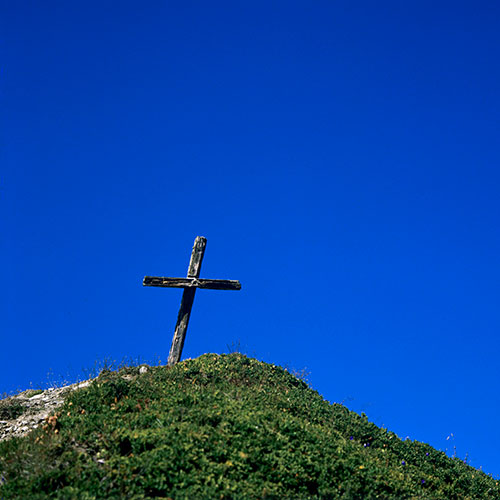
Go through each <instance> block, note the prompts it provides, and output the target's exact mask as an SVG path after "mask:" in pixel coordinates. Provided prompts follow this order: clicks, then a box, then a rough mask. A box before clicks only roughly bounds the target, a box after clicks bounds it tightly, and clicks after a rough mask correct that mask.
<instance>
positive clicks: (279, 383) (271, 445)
mask: <svg viewBox="0 0 500 500" xmlns="http://www.w3.org/2000/svg"><path fill="white" fill-rule="evenodd" d="M124 376H127V378H124ZM0 474H2V475H3V476H4V478H5V482H4V484H3V486H2V487H0V498H2V499H5V500H6V499H10V498H16V499H19V498H22V499H24V498H26V499H28V498H29V499H42V498H58V499H73V498H74V499H79V500H80V499H82V500H89V499H94V498H107V499H114V498H116V499H122V498H125V499H141V498H172V499H205V498H206V499H219V498H220V499H230V498H231V499H233V498H234V499H239V498H241V499H260V498H299V499H309V498H311V499H313V498H317V499H319V498H323V499H335V498H347V499H361V498H368V499H369V498H384V499H389V498H394V499H405V498H429V499H439V498H443V499H466V498H478V499H479V498H480V499H486V498H492V499H493V498H500V487H499V485H498V483H497V482H496V481H495V480H494V479H493V478H492V477H490V476H487V475H486V474H484V473H482V472H480V471H478V470H477V469H474V468H472V467H470V466H468V465H466V464H464V463H463V462H462V461H460V460H458V459H453V458H449V457H447V456H446V455H445V454H444V453H443V452H440V451H437V450H435V449H433V448H432V447H430V446H429V445H426V444H423V443H419V442H416V441H413V442H411V441H408V440H407V441H402V440H400V439H399V438H398V437H397V436H396V435H395V434H393V433H391V432H389V431H387V430H386V429H381V428H379V427H377V426H375V425H374V424H373V423H370V422H369V421H368V419H367V418H366V417H365V416H359V415H357V414H355V413H353V412H351V411H349V410H347V409H346V408H345V407H344V406H342V405H339V404H333V405H332V404H330V403H328V402H326V401H325V400H324V399H323V398H322V397H321V396H320V395H319V394H318V393H317V392H316V391H314V390H312V389H310V388H309V387H308V386H307V385H306V384H305V382H303V381H302V380H300V379H299V378H297V377H295V376H293V375H292V374H290V373H289V372H287V371H285V370H284V369H282V368H280V367H277V366H274V365H269V364H266V363H262V362H259V361H257V360H255V359H250V358H247V357H245V356H243V355H241V354H238V353H233V354H229V355H221V356H219V355H215V354H206V355H203V356H201V357H199V358H197V359H194V360H187V361H184V362H182V363H179V364H178V365H176V366H175V367H174V368H166V367H155V368H149V370H148V372H147V373H145V374H142V375H139V368H138V367H129V368H122V369H121V370H120V371H118V372H112V371H109V370H105V371H103V372H102V373H101V374H100V376H99V378H98V379H97V380H96V381H94V382H93V383H92V384H91V385H90V386H89V387H87V388H85V389H82V390H79V391H76V392H74V393H73V394H71V396H69V398H68V399H67V400H66V402H65V405H64V407H63V408H62V409H61V410H60V411H59V412H58V413H57V414H56V416H54V417H52V418H51V419H50V421H49V422H47V424H46V425H45V426H44V428H40V429H37V430H36V431H34V432H33V433H31V434H30V435H29V436H27V437H25V438H21V439H12V440H9V441H6V442H2V443H0Z"/></svg>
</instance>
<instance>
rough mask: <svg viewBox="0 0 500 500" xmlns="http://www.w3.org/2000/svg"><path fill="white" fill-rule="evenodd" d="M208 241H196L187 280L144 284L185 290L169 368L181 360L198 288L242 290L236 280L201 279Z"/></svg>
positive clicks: (153, 279) (199, 238) (150, 280)
mask: <svg viewBox="0 0 500 500" xmlns="http://www.w3.org/2000/svg"><path fill="white" fill-rule="evenodd" d="M206 245H207V239H206V238H204V237H203V236H197V237H196V239H195V240H194V245H193V252H192V253H191V260H190V262H189V268H188V272H187V277H186V278H157V277H152V276H146V277H145V278H144V281H143V282H142V284H143V285H144V286H162V287H174V288H184V292H183V294H182V300H181V307H180V309H179V315H178V316H177V324H176V325H175V332H174V338H173V339H172V346H171V347H170V353H169V355H168V363H167V366H173V365H175V364H176V363H177V362H178V361H179V360H180V359H181V354H182V348H183V347H184V340H185V338H186V332H187V327H188V323H189V316H190V315H191V308H192V307H193V301H194V294H195V293H196V289H197V288H209V289H211V290H240V289H241V283H240V282H239V281H236V280H204V279H199V276H200V269H201V262H202V260H203V254H204V253H205V247H206Z"/></svg>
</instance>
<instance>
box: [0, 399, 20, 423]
mask: <svg viewBox="0 0 500 500" xmlns="http://www.w3.org/2000/svg"><path fill="white" fill-rule="evenodd" d="M25 410H26V408H25V407H24V406H23V405H22V404H21V403H20V402H19V401H17V400H15V399H6V400H2V401H0V420H14V419H15V418H17V417H20V416H21V415H22V414H23V413H24V412H25Z"/></svg>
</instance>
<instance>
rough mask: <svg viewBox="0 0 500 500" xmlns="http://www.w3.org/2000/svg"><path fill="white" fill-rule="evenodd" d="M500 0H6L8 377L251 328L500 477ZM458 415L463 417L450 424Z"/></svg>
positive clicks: (370, 406) (256, 338)
mask: <svg viewBox="0 0 500 500" xmlns="http://www.w3.org/2000/svg"><path fill="white" fill-rule="evenodd" d="M499 15H500V7H499V5H498V3H497V2H488V1H484V2H456V1H454V2H425V1H424V2H363V1H361V2H348V1H338V2H330V1H318V2H296V1H286V2H285V1H282V2H250V3H248V2H246V3H243V2H229V1H228V2H208V3H207V2H190V1H189V2H166V1H151V2H142V3H141V2H130V1H122V2H109V1H99V2H95V1H89V2H83V3H82V2H54V1H48V2H43V3H40V2H4V4H3V6H2V12H1V20H0V23H1V25H0V55H1V60H0V109H1V118H0V125H1V136H0V162H1V171H0V214H1V218H0V229H1V232H0V235H1V242H0V257H1V262H2V265H1V271H0V276H1V284H0V285H1V286H0V318H1V319H0V328H1V338H2V347H1V351H0V392H1V391H6V392H10V391H12V390H15V389H17V388H26V387H28V386H29V384H30V383H33V384H34V385H37V384H42V385H43V384H44V383H46V382H47V376H48V373H49V372H50V373H51V374H52V375H50V377H53V378H58V377H69V378H71V377H76V376H77V374H79V373H81V371H82V369H88V368H91V367H92V366H93V364H94V362H95V361H99V360H102V359H104V358H111V359H116V360H121V359H122V358H124V357H132V358H137V357H140V358H141V359H143V360H146V361H151V362H154V361H155V359H156V358H157V357H158V356H160V358H161V359H163V360H165V359H166V357H167V355H168V350H169V347H170V341H171V336H172V331H173V327H174V325H175V320H176V316H177V310H178V307H179V302H180V298H181V291H180V290H175V289H153V288H143V287H142V278H143V276H144V275H159V276H184V275H185V273H186V270H187V265H188V261H189V255H190V252H191V246H192V243H193V240H194V238H195V236H197V235H204V236H206V237H207V239H208V244H207V251H206V254H205V260H204V263H203V267H202V277H206V278H220V279H224V278H225V279H239V280H240V281H241V282H242V285H243V289H242V290H241V291H240V292H221V291H207V290H202V291H199V292H198V293H197V296H196V300H195V304H194V309H193V315H192V317H191V323H190V327H189V331H188V337H187V340H186V344H185V350H184V357H195V356H198V355H200V354H202V353H204V352H225V351H227V345H228V344H232V343H237V342H240V344H241V346H242V348H243V349H245V350H246V352H247V353H248V354H249V355H251V356H255V357H257V358H259V359H262V360H264V361H267V362H273V363H277V364H281V365H288V366H290V367H291V368H296V369H302V368H307V369H308V371H310V382H311V384H312V386H313V387H314V388H315V389H317V390H318V391H319V392H320V393H321V394H322V395H323V396H324V397H325V398H326V399H328V400H329V401H336V402H342V401H344V402H345V404H346V405H347V406H348V407H349V408H351V409H353V410H355V411H358V412H361V411H364V412H366V413H367V415H368V417H369V418H370V419H371V420H373V421H375V422H376V423H377V424H379V425H382V424H383V425H384V426H386V427H388V428H389V429H391V430H393V431H395V432H396V433H397V434H398V435H399V436H401V437H403V438H404V437H406V436H410V438H411V439H418V440H420V441H425V442H428V443H430V444H431V445H433V446H435V447H436V448H439V449H443V450H444V449H445V448H448V449H449V450H450V451H451V452H453V446H456V447H457V454H458V455H459V456H460V457H461V458H465V456H466V454H468V457H469V459H470V463H471V464H472V465H474V466H476V467H479V466H482V467H483V469H484V470H485V471H486V472H489V473H492V474H493V475H495V476H498V475H500V458H499V453H498V449H499V446H500V428H499V426H498V414H499V412H500V395H499V382H500V380H499V378H500V377H499V360H498V356H499V352H500V335H499V333H500V332H499V330H500V328H499V327H500V308H499V299H500V269H499V265H498V260H499V259H498V257H499V255H500V232H499V225H498V222H499V186H500V185H499V182H500V173H499V160H500V153H499V123H500V116H499V115H500V111H499V110H500V90H499V89H500V82H499V76H500V70H499V64H498V62H499V61H500V53H499V52H500V50H499V48H500V41H499V40H500V38H499V33H500V26H499V24H500V22H499ZM452 433H453V436H454V437H453V438H450V439H449V440H447V439H446V438H447V437H448V436H450V435H451V434H452Z"/></svg>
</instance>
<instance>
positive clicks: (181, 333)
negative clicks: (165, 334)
mask: <svg viewBox="0 0 500 500" xmlns="http://www.w3.org/2000/svg"><path fill="white" fill-rule="evenodd" d="M206 245H207V239H206V238H204V237H203V236H197V237H196V239H195V240H194V245H193V251H192V252H191V260H190V261H189V268H188V273H187V275H188V278H198V277H199V276H200V270H201V263H202V262H203V255H204V254H205V247H206ZM195 293H196V288H185V289H184V292H183V294H182V300H181V307H180V309H179V314H178V316H177V323H176V325H175V332H174V337H173V339H172V345H171V347H170V353H169V355H168V362H167V365H168V366H173V365H175V364H176V363H178V362H179V360H180V359H181V355H182V349H183V347H184V341H185V340H186V332H187V327H188V323H189V317H190V316H191V308H192V307H193V302H194V294H195Z"/></svg>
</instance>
